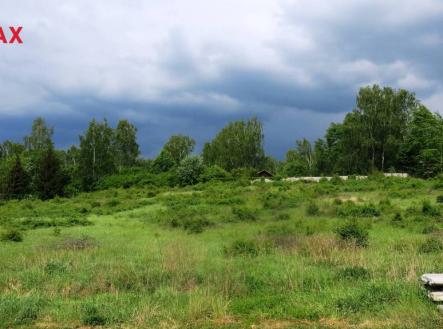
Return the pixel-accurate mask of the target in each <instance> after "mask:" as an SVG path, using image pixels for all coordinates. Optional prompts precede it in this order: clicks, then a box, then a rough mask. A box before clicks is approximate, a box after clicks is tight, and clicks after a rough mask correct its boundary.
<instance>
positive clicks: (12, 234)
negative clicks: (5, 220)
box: [0, 229, 23, 242]
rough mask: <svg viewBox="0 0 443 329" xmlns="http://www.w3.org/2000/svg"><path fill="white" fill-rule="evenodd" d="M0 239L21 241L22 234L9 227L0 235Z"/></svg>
mask: <svg viewBox="0 0 443 329" xmlns="http://www.w3.org/2000/svg"><path fill="white" fill-rule="evenodd" d="M0 240H2V241H11V242H22V241H23V234H22V233H21V232H20V231H19V230H17V229H9V230H7V231H5V232H3V233H2V234H1V235H0Z"/></svg>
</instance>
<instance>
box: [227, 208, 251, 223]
mask: <svg viewBox="0 0 443 329" xmlns="http://www.w3.org/2000/svg"><path fill="white" fill-rule="evenodd" d="M232 213H233V214H234V215H235V217H236V218H237V219H238V220H240V221H246V222H248V221H249V222H250V221H256V220H257V213H256V211H255V210H252V209H249V208H246V207H233V208H232Z"/></svg>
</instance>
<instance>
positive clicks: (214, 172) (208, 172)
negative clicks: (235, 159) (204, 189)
mask: <svg viewBox="0 0 443 329" xmlns="http://www.w3.org/2000/svg"><path fill="white" fill-rule="evenodd" d="M229 177H230V175H229V173H228V172H227V171H226V170H224V169H223V168H221V167H219V166H217V165H215V166H208V167H205V169H204V171H203V174H202V175H201V176H200V180H201V181H202V182H211V181H217V180H218V181H225V180H227V179H229Z"/></svg>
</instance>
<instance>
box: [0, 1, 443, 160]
mask: <svg viewBox="0 0 443 329" xmlns="http://www.w3.org/2000/svg"><path fill="white" fill-rule="evenodd" d="M0 21H1V22H2V23H3V22H5V23H6V22H7V23H8V24H20V25H24V27H25V29H24V32H23V33H24V34H23V37H24V41H25V44H24V45H23V47H16V48H7V47H2V48H0V72H1V75H0V140H2V139H6V138H12V139H16V140H18V139H21V136H23V135H24V134H25V133H27V132H28V130H29V127H30V125H31V121H32V118H33V117H34V116H37V115H43V116H45V117H46V118H47V120H48V122H50V123H51V124H53V125H55V128H56V140H57V144H58V145H59V146H61V147H66V146H68V145H70V144H72V143H77V142H78V135H79V134H80V133H81V132H82V131H83V130H84V129H85V128H86V126H87V123H88V121H89V120H90V119H91V118H93V117H96V118H97V119H101V118H103V117H107V118H109V120H110V121H111V122H116V121H117V120H118V119H119V118H122V117H125V118H128V119H129V120H131V121H133V122H134V123H135V124H136V125H137V126H138V128H139V135H140V138H139V139H140V144H142V146H143V153H144V154H145V155H148V156H154V155H155V154H156V152H158V150H159V149H160V147H161V145H162V144H163V143H164V141H165V140H166V139H167V138H168V136H169V135H170V134H172V133H187V134H190V135H192V136H194V137H195V138H196V139H197V140H198V142H199V144H198V145H199V147H200V148H201V146H202V144H203V143H204V142H205V141H207V140H209V139H210V138H212V136H213V135H214V134H215V133H216V132H217V130H218V129H220V128H221V127H223V126H224V125H225V124H226V123H227V122H229V121H230V120H234V119H239V118H247V117H250V116H258V117H259V118H260V119H262V120H263V122H264V125H265V133H266V148H267V151H268V152H269V153H271V154H272V155H275V156H278V157H282V156H283V155H284V153H285V151H286V149H287V148H288V147H290V146H292V145H293V142H294V141H295V139H297V138H301V137H307V138H309V139H312V140H313V139H315V138H318V137H320V136H321V135H322V134H323V133H324V129H325V128H326V127H327V126H328V124H329V122H330V121H338V120H340V119H341V118H342V117H343V115H344V112H346V111H349V110H351V109H352V108H353V106H354V104H355V94H356V91H357V90H358V88H359V87H360V86H362V85H366V84H370V83H380V84H390V85H393V86H395V87H404V88H410V89H412V90H414V91H416V92H417V95H418V97H419V98H421V99H423V101H424V103H425V104H426V105H428V106H430V107H431V109H432V110H434V111H437V110H442V109H441V108H438V107H439V105H440V103H439V102H441V100H442V99H443V96H442V95H443V78H442V77H443V64H442V63H441V58H442V57H443V34H442V32H441V31H443V4H442V3H441V1H439V0H421V1H418V0H405V1H403V2H402V4H399V3H398V1H394V0H362V1H354V0H331V1H321V0H311V1H308V0H278V1H273V2H269V1H266V0H245V1H242V2H241V3H239V2H238V1H234V0H225V1H223V2H215V1H214V2H212V1H206V2H203V3H202V2H201V1H199V0H190V1H186V2H183V1H178V0H167V1H162V2H154V1H141V0H131V1H126V2H119V1H114V0H107V1H105V0H97V1H94V2H91V1H86V0H76V1H74V0H69V1H64V2H63V3H59V2H57V1H55V0H42V1H39V2H38V4H37V3H36V2H33V1H31V0H24V1H21V2H20V4H17V3H13V2H5V3H3V4H1V5H0Z"/></svg>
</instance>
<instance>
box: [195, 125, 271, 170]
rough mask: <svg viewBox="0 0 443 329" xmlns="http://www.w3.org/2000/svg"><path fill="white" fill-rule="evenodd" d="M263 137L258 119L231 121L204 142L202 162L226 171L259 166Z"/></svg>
mask: <svg viewBox="0 0 443 329" xmlns="http://www.w3.org/2000/svg"><path fill="white" fill-rule="evenodd" d="M263 138H264V137H263V127H262V124H261V122H260V121H259V120H258V119H256V118H253V119H250V120H248V121H235V122H231V123H229V124H228V125H227V126H226V127H224V128H223V129H222V130H221V131H220V132H219V133H218V134H217V136H216V137H215V138H214V139H213V140H212V142H210V143H206V144H205V146H204V148H203V152H202V156H203V160H204V163H205V164H207V165H218V166H220V167H221V168H223V169H225V170H228V171H231V170H232V169H236V168H242V167H251V168H259V166H260V165H261V164H262V163H263V161H264V150H263Z"/></svg>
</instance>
